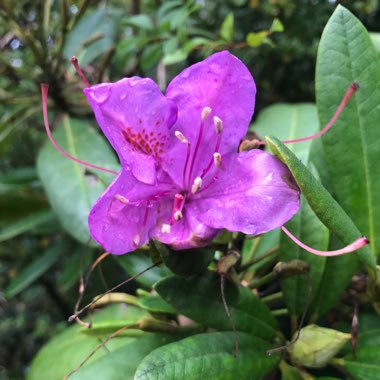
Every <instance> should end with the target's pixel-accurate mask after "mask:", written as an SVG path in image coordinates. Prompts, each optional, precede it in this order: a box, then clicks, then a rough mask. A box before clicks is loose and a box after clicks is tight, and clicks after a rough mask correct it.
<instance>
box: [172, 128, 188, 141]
mask: <svg viewBox="0 0 380 380" xmlns="http://www.w3.org/2000/svg"><path fill="white" fill-rule="evenodd" d="M174 134H175V137H177V139H178V140H179V141H181V143H184V144H189V140H188V139H187V138H186V137H185V136H184V135H183V134H182V133H181V132H180V131H175V132H174Z"/></svg>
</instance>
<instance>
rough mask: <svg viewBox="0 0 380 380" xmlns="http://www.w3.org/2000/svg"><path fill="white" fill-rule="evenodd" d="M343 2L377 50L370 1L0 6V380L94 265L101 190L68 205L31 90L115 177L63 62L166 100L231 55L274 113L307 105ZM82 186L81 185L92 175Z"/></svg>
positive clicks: (376, 14) (32, 347)
mask: <svg viewBox="0 0 380 380" xmlns="http://www.w3.org/2000/svg"><path fill="white" fill-rule="evenodd" d="M338 3H339V4H342V5H344V6H346V7H347V8H348V9H350V10H351V11H352V12H353V13H354V14H355V15H356V16H357V17H359V18H360V20H361V21H362V22H363V23H364V24H365V26H366V27H367V28H368V30H369V31H370V32H372V33H371V37H372V38H373V42H374V44H375V45H376V46H379V45H380V37H379V36H380V34H377V32H380V7H379V4H378V1H377V0H347V1H334V0H212V1H208V0H203V1H201V0H199V1H195V0H187V1H177V0H167V1H160V0H155V1H154V0H134V1H120V0H114V1H112V0H109V1H91V0H82V1H68V0H67V1H65V0H46V1H24V0H20V1H17V2H15V1H8V0H0V51H1V53H0V84H1V85H0V157H1V160H0V379H19V378H20V379H21V378H23V377H24V376H25V373H26V371H27V368H28V365H29V363H30V361H31V359H32V358H33V356H34V355H35V353H36V352H37V350H38V349H39V348H40V347H41V345H42V344H43V343H45V342H46V341H47V340H48V339H49V338H50V337H51V336H53V335H54V334H56V333H57V332H59V331H61V330H62V329H63V328H64V327H65V326H66V325H67V322H66V321H67V318H68V316H69V315H70V314H72V310H73V308H74V305H75V302H76V300H77V297H78V281H79V278H80V276H81V272H82V271H86V268H88V267H89V265H90V264H91V262H93V261H94V260H95V259H96V257H97V256H98V255H99V254H101V253H102V251H101V249H99V248H98V247H97V246H95V245H93V244H91V243H89V237H88V233H87V232H86V215H87V213H88V209H89V207H90V206H91V203H92V202H93V201H94V200H95V199H96V197H97V196H98V195H99V194H100V193H101V191H102V189H104V187H105V185H106V184H107V183H108V182H109V181H110V179H109V178H103V179H102V183H101V185H100V186H97V187H96V186H95V187H94V188H91V190H89V191H88V189H87V187H86V196H87V198H86V202H87V203H86V202H84V200H83V197H82V198H80V199H79V198H78V197H77V193H78V192H79V190H78V189H80V188H81V186H82V185H83V184H81V183H74V184H73V180H72V178H71V177H69V173H71V172H70V171H68V170H67V167H66V166H65V165H72V164H71V163H68V164H66V163H64V162H65V161H62V160H60V159H56V161H55V159H54V157H55V156H53V155H52V153H51V152H52V151H53V149H52V148H51V147H50V146H49V145H46V140H47V136H46V134H45V130H44V127H43V122H42V112H41V99H40V89H39V87H40V83H48V84H49V88H50V91H49V113H50V119H51V124H52V126H53V127H57V129H60V127H61V131H62V130H65V132H66V134H67V133H72V132H73V136H72V138H73V141H76V144H78V145H80V144H82V145H81V146H83V147H84V146H85V145H86V144H87V145H86V148H83V149H85V150H87V151H86V152H87V153H86V152H84V153H83V155H84V157H85V158H87V159H88V160H90V159H91V158H92V159H93V161H94V160H95V161H98V163H99V164H103V165H106V166H107V165H108V166H109V167H116V168H117V161H116V157H115V156H114V154H113V152H112V151H111V150H110V149H109V148H108V147H107V144H106V143H105V142H104V141H103V140H102V138H101V137H100V134H99V133H98V129H97V127H96V123H95V121H94V118H93V116H92V112H91V109H90V107H89V105H88V104H87V102H86V99H85V97H84V95H83V93H82V89H83V87H84V85H83V83H82V82H81V80H80V78H79V77H78V76H77V75H76V73H75V71H74V70H73V68H72V67H71V63H70V58H71V56H73V55H76V56H77V57H78V59H79V62H80V64H81V66H82V68H83V70H84V71H85V74H86V76H87V78H88V80H89V81H90V83H99V82H104V81H116V80H118V79H120V78H122V77H126V76H132V75H139V76H143V77H144V76H148V77H151V78H153V79H154V80H155V81H157V82H158V84H159V85H160V87H161V88H162V89H163V90H164V89H165V88H166V85H167V83H168V82H169V81H170V79H171V78H172V77H173V76H175V75H176V74H178V73H179V72H180V71H181V70H182V69H183V68H185V67H187V66H188V65H190V64H192V63H195V62H197V61H199V60H201V59H203V58H205V57H206V56H208V55H210V54H211V53H213V52H215V51H219V50H223V49H228V50H230V51H231V52H232V53H233V54H235V55H237V56H238V57H240V58H241V59H242V60H243V61H244V63H245V64H246V65H247V66H248V68H249V69H250V71H251V73H252V74H253V76H254V78H255V81H256V84H257V87H258V95H257V106H256V114H259V113H260V111H261V110H262V109H263V108H264V107H266V106H268V105H271V104H273V103H278V102H290V103H292V102H313V101H314V68H315V60H316V54H317V47H318V42H319V38H320V35H321V32H322V30H323V27H324V25H325V24H326V22H327V20H328V18H329V16H330V15H331V14H332V12H333V10H334V9H335V7H336V5H337V4H338ZM274 127H275V126H274ZM85 128H90V132H91V133H90V132H88V133H90V135H91V136H90V137H91V138H88V135H86V134H85V133H84V132H83V131H85V130H87V129H85ZM61 133H63V132H61ZM57 139H58V136H57ZM44 144H45V147H44V148H42V150H41V147H42V146H43V145H44ZM63 145H64V143H63ZM69 148H70V147H69ZM71 148H72V149H71V151H72V152H74V151H73V149H74V148H75V144H74V145H73V146H71ZM40 150H41V151H40ZM69 150H70V149H69ZM74 150H75V149H74ZM100 151H101V152H102V153H100ZM39 152H40V153H39ZM37 157H38V166H37V164H36V162H37ZM50 157H51V160H50ZM64 160H65V159H64ZM94 163H96V162H94ZM70 168H71V166H70ZM82 174H83V173H82ZM83 177H85V178H86V181H87V182H86V183H85V186H88V185H89V183H90V182H91V180H92V179H91V178H92V174H91V173H84V174H83ZM83 186H84V185H83ZM83 186H82V187H83ZM65 191H66V192H65ZM87 193H88V194H87ZM55 194H56V195H57V196H56V197H55ZM72 194H74V196H71V195H72ZM63 208H64V209H65V210H64V211H65V212H63V211H62V209H63ZM70 209H72V210H73V216H72V217H71V216H70V213H68V212H67V211H68V210H69V211H70ZM77 214H80V217H79V219H80V220H76V219H75V218H78V216H77ZM144 260H145V259H142V258H137V257H135V258H134V257H133V256H130V258H129V259H128V260H124V259H123V258H113V259H110V260H107V261H105V262H104V263H103V264H102V265H101V266H100V267H99V268H100V269H99V270H98V269H97V270H96V271H95V272H94V273H93V275H92V280H91V282H90V287H89V289H88V290H87V292H86V295H85V298H86V299H90V298H91V297H93V296H94V295H95V294H97V293H99V292H102V291H103V290H104V289H105V288H108V287H110V286H112V285H115V284H117V283H118V282H120V281H122V280H124V279H125V278H126V272H127V273H129V274H134V273H136V272H138V271H139V270H142V269H144V268H145V267H146V266H148V260H145V261H144ZM124 290H127V291H129V292H133V291H134V285H133V284H132V285H129V287H128V288H127V289H124Z"/></svg>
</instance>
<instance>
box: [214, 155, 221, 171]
mask: <svg viewBox="0 0 380 380" xmlns="http://www.w3.org/2000/svg"><path fill="white" fill-rule="evenodd" d="M213 157H214V165H215V167H216V168H218V169H219V168H220V166H221V165H222V156H221V154H220V153H218V152H215V153H214V154H213Z"/></svg>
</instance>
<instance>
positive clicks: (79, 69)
mask: <svg viewBox="0 0 380 380" xmlns="http://www.w3.org/2000/svg"><path fill="white" fill-rule="evenodd" d="M71 63H72V64H73V66H74V67H75V70H76V72H77V73H78V75H79V76H80V77H81V79H82V81H83V82H84V84H85V85H86V87H91V85H90V82H89V81H88V80H87V78H86V77H85V76H84V74H83V71H82V69H81V68H80V66H79V63H78V58H77V57H75V55H74V56H72V57H71Z"/></svg>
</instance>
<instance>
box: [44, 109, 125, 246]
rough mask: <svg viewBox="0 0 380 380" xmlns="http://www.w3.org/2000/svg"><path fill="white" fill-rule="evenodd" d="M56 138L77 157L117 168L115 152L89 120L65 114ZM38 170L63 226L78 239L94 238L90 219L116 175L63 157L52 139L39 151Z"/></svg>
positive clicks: (55, 134)
mask: <svg viewBox="0 0 380 380" xmlns="http://www.w3.org/2000/svg"><path fill="white" fill-rule="evenodd" d="M54 137H55V139H56V140H57V142H58V144H59V145H61V147H62V148H63V149H64V150H66V151H67V152H69V153H70V154H71V155H73V156H74V157H77V158H80V159H82V160H84V161H87V162H90V163H92V164H97V165H99V166H102V167H105V168H109V169H115V170H117V168H118V164H117V161H116V157H115V155H114V153H113V152H112V150H111V149H110V148H109V146H108V145H107V144H106V142H105V141H104V140H103V139H102V138H101V137H100V136H99V135H98V134H97V133H96V132H95V130H93V129H92V128H90V126H89V125H88V124H87V123H86V122H84V121H79V120H75V119H69V118H68V117H64V120H63V123H62V124H61V125H59V126H58V130H57V131H56V132H55V133H54ZM37 170H38V174H39V176H40V178H41V180H42V183H43V185H44V187H45V190H46V193H47V196H48V198H49V201H50V203H51V205H52V207H53V210H54V211H55V213H56V214H57V216H58V219H59V220H60V222H61V223H62V225H63V227H64V228H65V229H66V230H67V232H69V233H70V234H71V235H72V236H73V237H74V238H76V239H77V240H79V241H80V242H82V243H84V244H87V243H88V242H89V240H90V235H89V232H88V226H87V218H88V214H89V212H90V209H91V206H92V205H93V204H94V203H95V201H96V200H97V199H98V197H99V196H100V195H101V194H102V192H103V191H104V189H105V188H106V185H107V184H108V183H110V181H111V180H112V179H113V178H114V175H112V174H108V173H104V172H99V171H95V170H92V169H91V170H88V171H87V169H86V171H85V169H84V168H83V167H82V166H80V165H79V164H77V163H75V162H72V161H70V160H69V159H68V158H66V157H64V156H62V155H61V154H60V153H59V152H58V151H56V150H55V148H54V147H53V146H52V145H51V143H50V142H49V141H48V142H47V143H46V145H44V147H43V148H42V149H41V151H40V152H39V155H38V158H37ZM87 173H89V174H87Z"/></svg>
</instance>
